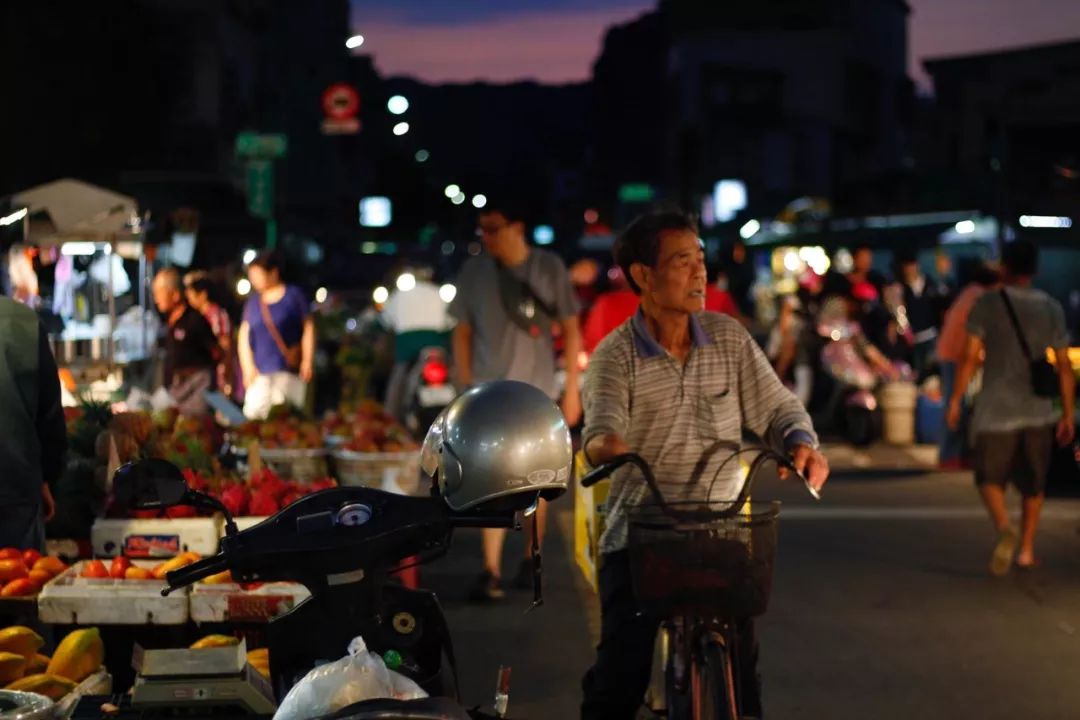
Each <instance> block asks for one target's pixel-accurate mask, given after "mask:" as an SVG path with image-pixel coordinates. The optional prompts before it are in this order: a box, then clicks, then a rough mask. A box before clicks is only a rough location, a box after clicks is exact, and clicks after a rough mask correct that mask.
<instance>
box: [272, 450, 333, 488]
mask: <svg viewBox="0 0 1080 720" xmlns="http://www.w3.org/2000/svg"><path fill="white" fill-rule="evenodd" d="M259 457H260V459H261V460H262V462H263V464H264V465H266V466H267V467H269V468H270V469H271V470H273V471H274V474H276V475H277V476H278V477H280V478H281V479H282V480H296V481H297V482H301V483H305V482H311V481H312V480H318V479H319V478H324V477H326V476H327V475H329V474H330V473H329V469H328V466H327V452H326V449H325V448H295V449H293V448H260V449H259Z"/></svg>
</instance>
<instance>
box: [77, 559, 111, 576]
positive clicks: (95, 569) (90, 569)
mask: <svg viewBox="0 0 1080 720" xmlns="http://www.w3.org/2000/svg"><path fill="white" fill-rule="evenodd" d="M82 576H83V577H85V578H107V577H109V569H108V568H106V567H105V563H103V562H101V561H100V560H91V561H90V562H88V563H86V567H84V568H83V571H82Z"/></svg>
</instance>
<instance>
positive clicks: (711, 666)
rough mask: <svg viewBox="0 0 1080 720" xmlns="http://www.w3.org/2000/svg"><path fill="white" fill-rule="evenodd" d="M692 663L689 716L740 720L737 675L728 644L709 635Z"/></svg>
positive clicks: (698, 719) (708, 719)
mask: <svg viewBox="0 0 1080 720" xmlns="http://www.w3.org/2000/svg"><path fill="white" fill-rule="evenodd" d="M690 662H691V665H690V687H689V691H690V692H689V694H690V717H691V718H693V720H739V711H738V708H737V705H736V700H735V676H734V673H733V671H732V663H731V657H730V655H729V654H728V648H727V645H726V644H725V643H724V642H723V641H722V640H718V639H717V638H715V637H708V636H706V637H704V638H702V641H701V648H700V650H699V652H696V653H694V655H693V657H692V658H691V661H690Z"/></svg>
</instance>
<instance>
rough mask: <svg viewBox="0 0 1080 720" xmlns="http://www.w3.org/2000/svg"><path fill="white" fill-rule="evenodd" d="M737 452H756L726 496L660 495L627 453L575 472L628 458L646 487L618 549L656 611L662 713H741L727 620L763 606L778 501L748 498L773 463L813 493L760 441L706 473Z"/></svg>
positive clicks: (589, 480) (698, 716)
mask: <svg viewBox="0 0 1080 720" xmlns="http://www.w3.org/2000/svg"><path fill="white" fill-rule="evenodd" d="M747 452H758V453H759V454H758V456H757V457H756V458H754V460H753V461H752V462H751V464H750V468H749V471H748V473H747V477H746V482H745V483H744V484H743V487H742V490H741V491H740V493H739V495H738V497H736V499H735V500H733V501H723V502H715V501H712V502H708V501H689V502H686V501H679V502H669V501H667V500H665V499H664V497H663V494H662V493H661V492H660V489H659V487H658V486H657V484H656V478H655V476H654V475H653V472H652V469H651V468H650V467H649V464H648V462H646V461H645V459H644V458H642V457H641V456H640V455H637V454H636V453H627V454H624V455H619V456H617V457H615V458H612V459H611V460H610V461H609V462H607V463H604V464H602V465H600V466H598V467H596V468H594V469H593V470H591V471H590V472H588V473H586V474H585V475H584V476H583V477H582V478H581V479H580V482H581V485H582V486H583V487H589V486H591V485H594V484H596V483H597V482H599V481H600V480H601V479H603V478H606V477H608V476H610V475H611V474H612V473H614V472H615V471H616V470H618V469H619V468H620V467H622V466H624V465H627V464H632V465H634V466H636V467H637V468H638V470H640V471H641V474H642V475H643V477H644V478H645V482H646V484H647V486H648V488H649V490H650V491H651V493H652V501H651V502H646V503H642V504H641V505H639V506H637V507H636V508H634V509H633V510H632V511H631V512H630V517H629V538H628V545H627V548H628V550H629V556H630V568H631V576H632V581H633V587H634V595H635V597H636V598H637V602H638V606H639V608H640V609H641V610H642V611H643V612H646V613H648V614H651V615H654V616H657V617H661V618H663V620H662V621H661V624H660V633H661V636H660V639H661V643H660V645H661V648H663V651H664V654H665V655H666V658H664V659H663V664H664V698H663V699H664V702H665V705H666V708H667V717H668V718H669V720H672V719H674V718H692V719H693V720H720V719H721V718H722V719H723V720H740V718H741V717H742V715H741V711H742V707H743V703H742V697H741V694H740V691H739V685H738V682H737V678H738V677H739V674H740V669H739V667H738V655H737V653H735V652H734V648H735V647H736V643H737V642H738V637H737V636H736V632H735V625H736V620H737V619H739V618H752V617H757V616H759V615H762V614H764V613H765V610H766V609H767V607H768V602H769V594H770V591H771V589H772V574H773V560H774V557H775V552H776V526H777V519H778V517H779V513H780V503H779V502H769V503H767V504H766V505H765V507H764V509H762V508H760V507H755V506H754V505H753V504H752V503H750V491H751V489H752V487H753V483H754V479H755V477H756V475H757V473H758V471H759V470H760V469H761V467H762V466H763V465H764V464H765V463H767V462H774V463H776V464H777V466H779V467H783V468H786V469H787V470H788V471H790V472H792V473H794V474H795V475H796V476H797V477H799V478H800V479H802V480H803V482H804V484H805V485H806V488H807V490H808V491H809V492H810V493H811V495H812V496H813V497H814V498H815V499H820V495H819V494H818V491H817V490H816V489H814V488H813V487H812V486H811V485H810V483H809V482H808V481H807V480H806V478H805V477H803V476H802V475H801V474H800V473H799V472H798V471H797V470H796V468H795V466H794V465H793V464H792V462H791V460H790V459H789V458H788V457H787V456H785V455H782V454H780V453H778V452H776V451H774V450H772V449H770V448H766V447H751V448H744V449H742V450H738V451H736V452H735V453H733V454H732V456H731V457H729V458H727V459H726V460H725V461H724V463H723V464H721V466H720V468H719V469H718V470H717V474H716V477H719V475H720V472H721V471H722V470H723V468H724V465H726V464H727V463H728V462H730V461H731V460H732V459H734V458H735V457H738V456H739V455H742V454H745V453H747ZM714 482H715V479H714ZM711 490H712V488H711V486H710V488H709V493H708V495H707V496H709V495H711Z"/></svg>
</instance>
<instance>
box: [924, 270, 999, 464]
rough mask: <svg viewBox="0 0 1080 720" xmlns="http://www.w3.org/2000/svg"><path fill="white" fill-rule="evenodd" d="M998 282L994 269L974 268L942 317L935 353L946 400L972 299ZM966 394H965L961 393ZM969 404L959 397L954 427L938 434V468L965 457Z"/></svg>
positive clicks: (961, 461)
mask: <svg viewBox="0 0 1080 720" xmlns="http://www.w3.org/2000/svg"><path fill="white" fill-rule="evenodd" d="M997 283H998V274H997V272H996V271H995V270H994V269H993V268H991V267H989V266H988V265H985V264H980V265H979V266H978V267H977V268H976V269H975V272H974V275H973V277H972V281H971V283H970V284H969V285H968V286H967V287H965V288H964V289H963V290H962V291H960V294H959V295H957V297H956V300H955V301H954V302H953V304H952V305H950V306H949V309H948V310H946V311H945V320H944V322H943V323H942V326H941V334H940V335H939V336H938V341H937V350H936V352H937V356H938V360H940V361H941V394H942V397H943V398H944V400H945V402H946V403H948V402H949V399H950V398H952V394H953V389H954V388H955V387H956V379H957V378H956V374H957V370H958V368H959V367H960V364H961V363H962V362H963V361H964V353H965V352H966V350H967V342H968V333H967V321H968V316H969V315H970V314H971V308H972V307H973V306H974V305H975V301H976V300H978V299H979V298H980V297H982V295H983V293H984V292H986V291H987V290H992V289H994V287H995V286H996V285H997ZM962 397H963V398H966V397H967V395H966V394H964V395H962ZM970 410H971V408H969V407H968V405H967V401H966V400H961V408H960V420H959V421H958V423H957V427H956V429H955V430H953V429H952V428H950V427H948V424H946V427H945V431H944V432H943V433H942V435H941V442H940V446H939V450H938V468H940V469H941V470H960V469H962V468H963V467H964V466H965V465H966V460H967V457H966V456H967V451H966V449H967V445H968V443H967V430H968V428H967V425H968V422H967V421H968V420H969V415H970Z"/></svg>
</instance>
